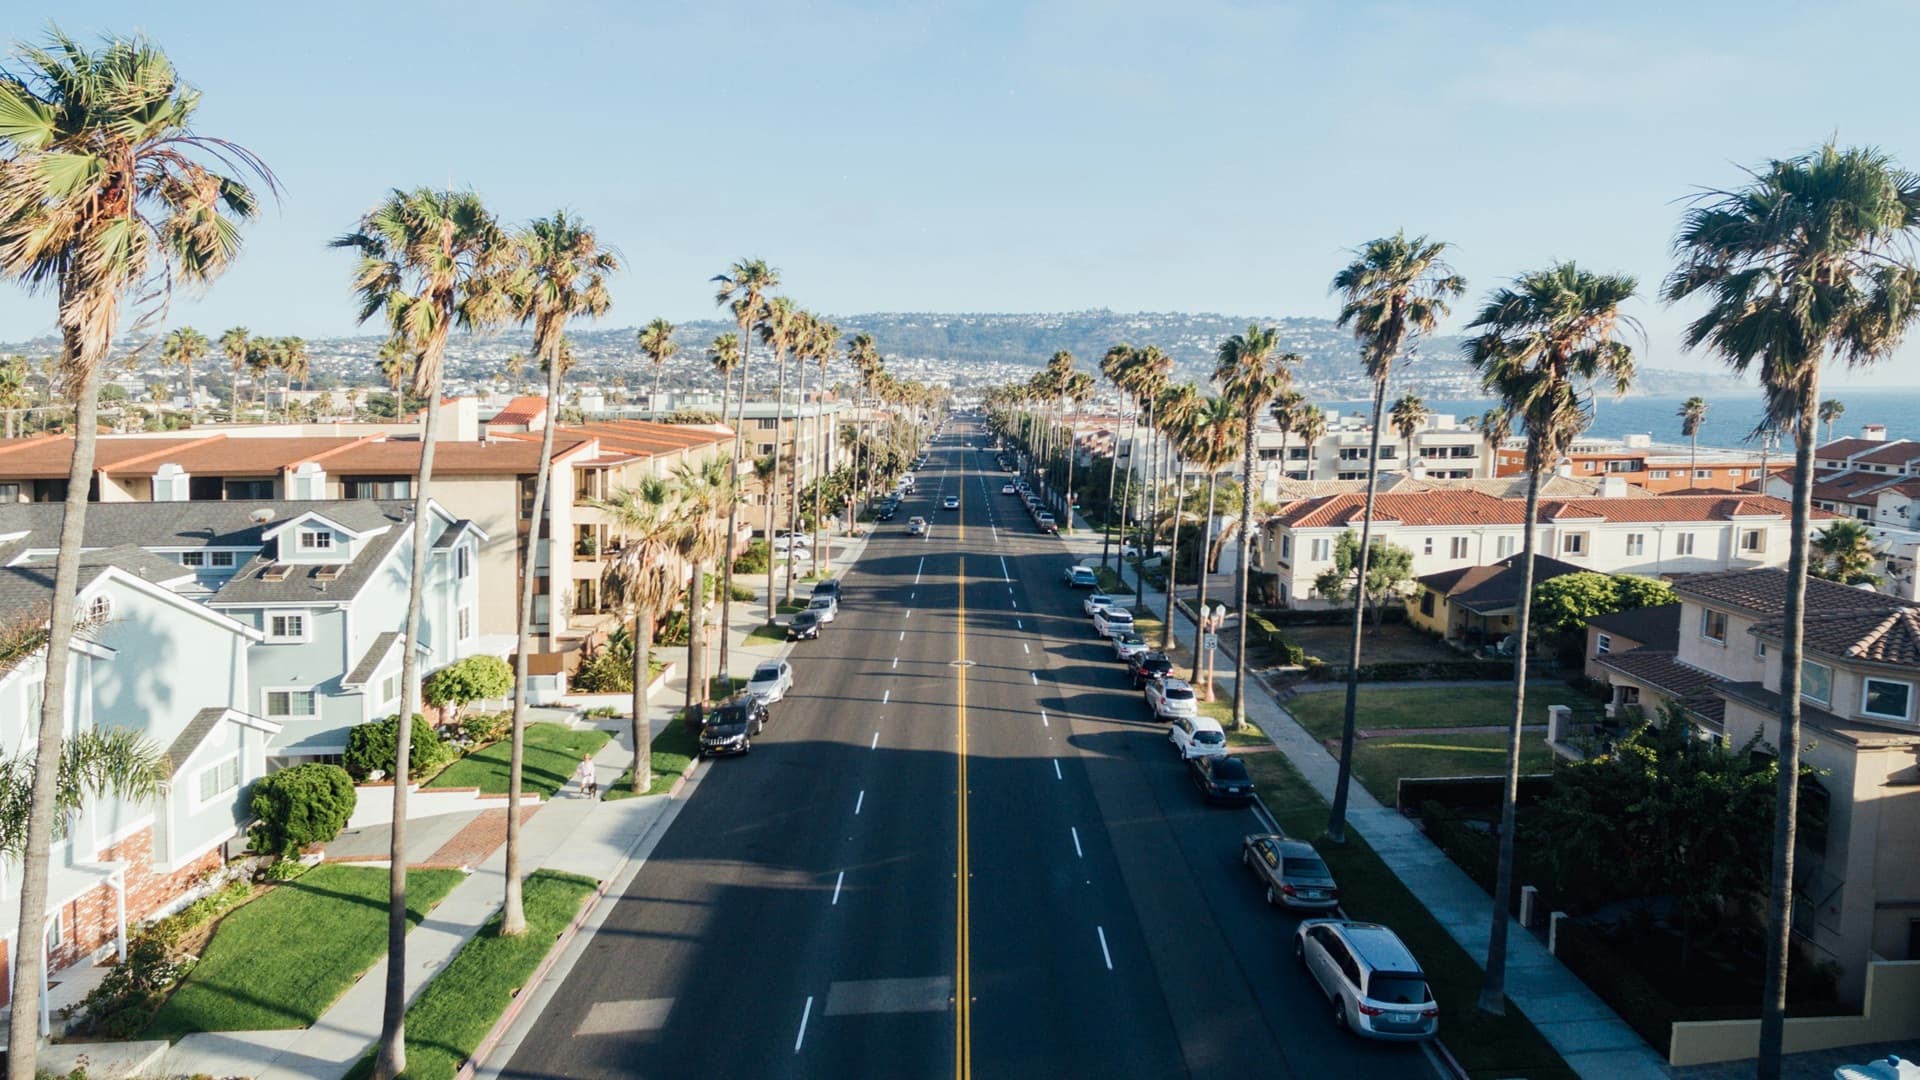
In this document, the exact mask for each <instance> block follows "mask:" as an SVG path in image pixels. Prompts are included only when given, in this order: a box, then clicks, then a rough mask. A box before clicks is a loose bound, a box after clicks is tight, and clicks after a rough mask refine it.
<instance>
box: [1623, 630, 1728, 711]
mask: <svg viewBox="0 0 1920 1080" xmlns="http://www.w3.org/2000/svg"><path fill="white" fill-rule="evenodd" d="M1594 663H1596V664H1599V665H1600V666H1601V667H1603V668H1606V669H1607V670H1609V671H1613V672H1616V673H1618V674H1620V675H1624V676H1626V677H1627V678H1629V679H1632V680H1633V681H1634V682H1637V683H1644V684H1646V685H1648V686H1651V687H1653V688H1654V689H1655V690H1658V691H1660V692H1661V693H1662V694H1665V695H1666V696H1667V697H1669V698H1671V699H1673V700H1674V701H1677V702H1679V703H1680V704H1681V706H1682V707H1684V708H1685V709H1686V710H1687V711H1688V712H1691V713H1693V714H1694V715H1695V716H1697V717H1699V718H1700V719H1702V720H1705V721H1707V722H1709V723H1711V724H1713V725H1714V726H1715V727H1716V728H1718V727H1720V726H1721V725H1722V724H1724V722H1725V702H1723V701H1722V700H1721V698H1720V697H1719V695H1718V694H1717V693H1715V691H1716V690H1718V689H1719V688H1720V687H1722V686H1724V685H1726V682H1727V680H1725V679H1722V678H1721V677H1719V676H1718V675H1714V674H1712V673H1711V672H1706V671H1702V670H1700V669H1699V668H1697V667H1690V666H1688V665H1686V664H1683V663H1681V662H1680V661H1679V659H1678V658H1677V655H1676V654H1675V653H1674V652H1673V651H1672V650H1670V649H1644V648H1642V649H1629V650H1627V651H1626V652H1619V653H1608V654H1607V655H1605V656H1598V657H1595V658H1594Z"/></svg>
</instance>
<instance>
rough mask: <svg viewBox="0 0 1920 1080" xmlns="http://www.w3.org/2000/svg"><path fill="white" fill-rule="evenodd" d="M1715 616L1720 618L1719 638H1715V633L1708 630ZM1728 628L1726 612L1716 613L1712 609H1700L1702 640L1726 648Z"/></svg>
mask: <svg viewBox="0 0 1920 1080" xmlns="http://www.w3.org/2000/svg"><path fill="white" fill-rule="evenodd" d="M1715 615H1718V616H1720V636H1719V637H1714V636H1713V632H1712V631H1710V630H1708V629H1707V628H1708V627H1709V626H1711V625H1712V623H1713V617H1714V616H1715ZM1727 628H1728V619H1727V613H1726V612H1724V611H1715V610H1714V609H1712V608H1701V609H1700V636H1701V637H1702V638H1704V639H1706V640H1708V641H1711V642H1713V643H1714V644H1715V645H1722V646H1724V645H1725V644H1726V643H1727Z"/></svg>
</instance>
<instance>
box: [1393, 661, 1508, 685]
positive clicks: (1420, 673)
mask: <svg viewBox="0 0 1920 1080" xmlns="http://www.w3.org/2000/svg"><path fill="white" fill-rule="evenodd" d="M1512 677H1513V662H1512V661H1511V660H1389V661H1383V662H1381V663H1377V664H1361V665H1360V681H1361V682H1409V681H1413V680H1433V681H1462V682H1466V681H1479V680H1488V679H1510V678H1512Z"/></svg>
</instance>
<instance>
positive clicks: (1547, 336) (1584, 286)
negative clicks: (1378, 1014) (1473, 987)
mask: <svg viewBox="0 0 1920 1080" xmlns="http://www.w3.org/2000/svg"><path fill="white" fill-rule="evenodd" d="M1636 287H1637V286H1636V283H1635V282H1634V280H1633V279H1632V278H1630V277H1627V276H1625V275H1614V274H1595V273H1592V272H1591V271H1587V270H1582V269H1580V268H1579V267H1577V266H1575V265H1574V264H1573V263H1556V264H1555V265H1553V266H1550V267H1548V268H1547V269H1545V270H1541V271H1536V272H1534V273H1531V274H1526V275H1523V276H1521V277H1520V278H1518V279H1516V280H1515V281H1514V282H1513V283H1512V284H1511V285H1510V286H1503V287H1501V288H1499V289H1495V290H1494V291H1493V293H1492V295H1490V296H1489V297H1488V298H1487V302H1486V304H1485V306H1483V307H1482V308H1481V309H1480V313H1479V315H1478V316H1476V317H1475V318H1474V320H1473V322H1471V323H1469V324H1468V326H1467V328H1468V329H1469V330H1477V331H1479V333H1478V334H1477V335H1475V336H1473V337H1471V338H1469V339H1468V340H1467V341H1466V343H1465V344H1464V345H1463V346H1462V350H1463V351H1464V352H1465V353H1466V355H1467V359H1468V361H1469V362H1470V363H1472V364H1473V366H1474V367H1475V369H1477V370H1478V371H1479V372H1480V375H1481V380H1482V383H1483V385H1485V387H1486V388H1487V390H1488V392H1489V393H1491V394H1492V396H1493V397H1494V398H1495V400H1497V401H1498V402H1499V403H1500V407H1501V408H1503V409H1505V410H1506V413H1507V415H1508V416H1510V417H1514V418H1517V419H1518V420H1520V422H1521V423H1522V424H1523V425H1524V426H1525V428H1526V435H1527V464H1526V467H1527V500H1526V510H1525V514H1524V517H1523V521H1524V524H1523V526H1522V529H1523V532H1522V533H1521V546H1520V605H1519V607H1520V612H1519V619H1518V626H1517V627H1516V628H1515V633H1514V640H1515V642H1516V645H1515V648H1514V663H1513V714H1512V718H1511V720H1510V721H1509V723H1508V726H1507V769H1506V779H1505V782H1504V784H1503V785H1502V789H1501V799H1500V857H1499V866H1498V869H1497V871H1496V874H1495V879H1494V880H1495V885H1496V888H1495V890H1494V895H1495V896H1506V895H1507V894H1508V893H1510V892H1511V891H1512V883H1513V839H1514V836H1513V832H1514V829H1513V821H1514V812H1515V800H1516V799H1517V797H1518V794H1519V788H1520V735H1521V725H1522V723H1523V722H1524V719H1525V715H1526V714H1525V710H1526V699H1527V637H1528V634H1529V632H1530V620H1531V618H1532V614H1533V551H1534V540H1535V536H1534V534H1535V533H1536V532H1537V531H1538V529H1537V526H1538V524H1539V521H1540V484H1541V480H1542V477H1544V476H1545V475H1546V472H1547V469H1548V467H1549V466H1550V465H1551V464H1552V463H1553V462H1556V461H1558V460H1560V458H1561V457H1563V456H1564V455H1565V454H1566V452H1567V449H1568V447H1570V446H1572V445H1573V440H1574V438H1575V437H1576V436H1578V435H1579V434H1580V432H1581V431H1583V430H1585V428H1586V425H1587V419H1588V418H1587V413H1586V401H1585V399H1583V398H1582V397H1581V396H1580V393H1579V391H1578V389H1577V387H1576V380H1579V381H1583V382H1585V383H1586V384H1587V385H1589V386H1591V385H1593V384H1594V383H1595V381H1596V380H1601V379H1604V380H1605V381H1607V382H1609V383H1611V384H1612V386H1613V387H1614V390H1615V392H1616V393H1625V392H1626V389H1627V387H1628V386H1629V385H1630V384H1631V383H1632V380H1633V350H1632V349H1631V348H1629V347H1628V346H1627V344H1626V343H1625V342H1623V341H1621V340H1619V336H1618V335H1619V332H1620V329H1621V327H1622V325H1623V323H1625V324H1627V325H1631V323H1628V322H1627V320H1626V319H1625V317H1624V316H1622V315H1621V313H1620V307H1621V305H1623V304H1625V303H1626V302H1627V301H1628V300H1629V299H1631V298H1632V297H1633V293H1634V289H1635V288H1636ZM1491 919H1492V932H1491V934H1490V935H1489V937H1488V939H1487V962H1486V964H1485V965H1484V966H1483V970H1484V971H1485V973H1486V978H1485V981H1484V982H1482V983H1481V986H1480V1003H1479V1004H1480V1008H1481V1010H1482V1011H1484V1012H1489V1013H1494V1014H1496V1015H1500V1014H1504V1013H1505V1012H1506V978H1507V923H1508V921H1509V920H1508V916H1507V906H1506V904H1504V903H1495V904H1494V905H1493V909H1492V913H1491Z"/></svg>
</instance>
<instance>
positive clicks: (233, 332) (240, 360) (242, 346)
mask: <svg viewBox="0 0 1920 1080" xmlns="http://www.w3.org/2000/svg"><path fill="white" fill-rule="evenodd" d="M220 352H221V353H222V355H224V356H226V358H227V363H228V364H229V365H231V366H232V368H233V393H232V394H231V395H230V396H229V397H228V398H227V411H228V412H229V413H230V414H231V416H230V417H229V418H230V419H232V420H235V421H238V420H239V419H240V371H241V369H242V368H245V367H246V366H247V357H248V356H251V355H252V354H253V332H252V331H250V330H248V329H247V328H246V327H244V326H234V327H229V328H228V329H227V331H226V332H225V333H223V334H221V335H220Z"/></svg>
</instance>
